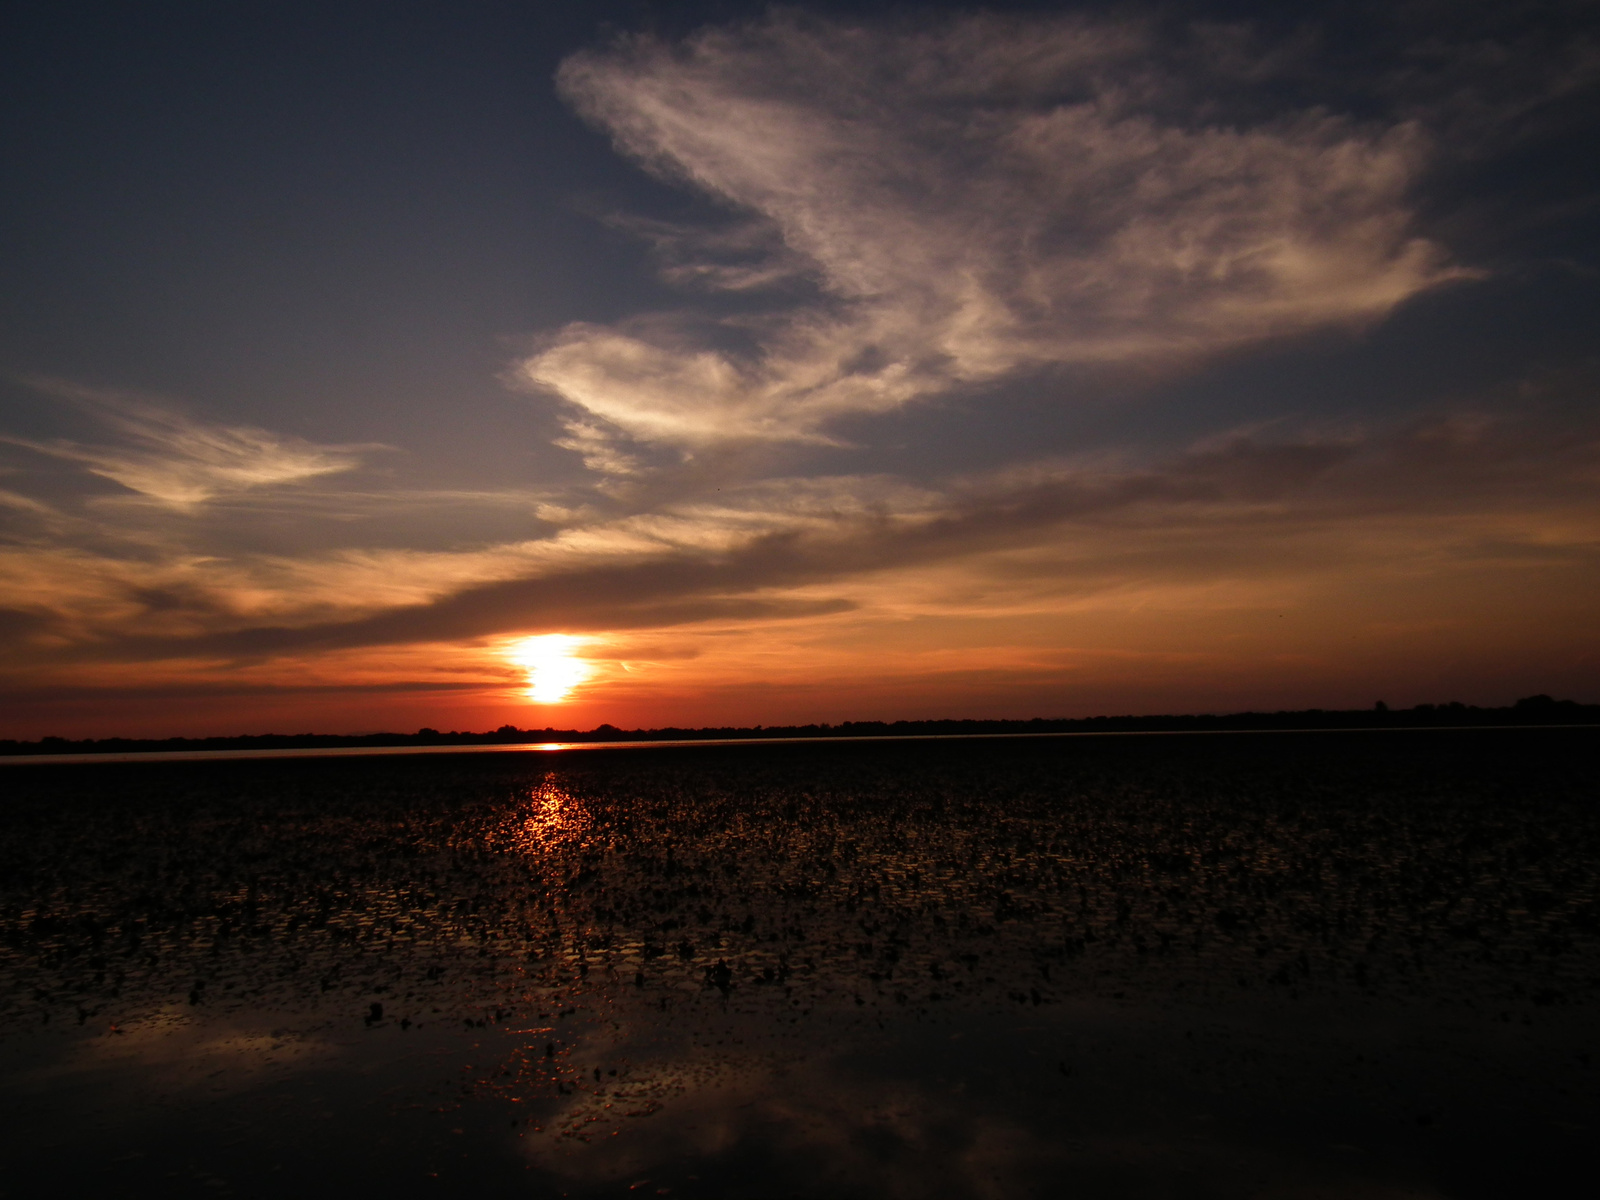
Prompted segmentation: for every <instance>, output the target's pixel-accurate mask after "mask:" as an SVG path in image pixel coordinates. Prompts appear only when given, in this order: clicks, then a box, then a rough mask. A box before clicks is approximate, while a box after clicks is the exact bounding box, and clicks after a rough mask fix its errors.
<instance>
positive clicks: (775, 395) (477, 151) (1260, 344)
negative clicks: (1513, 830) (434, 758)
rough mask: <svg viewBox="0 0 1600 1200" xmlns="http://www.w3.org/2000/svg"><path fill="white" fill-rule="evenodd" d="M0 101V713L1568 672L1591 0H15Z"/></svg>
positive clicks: (1540, 679)
mask: <svg viewBox="0 0 1600 1200" xmlns="http://www.w3.org/2000/svg"><path fill="white" fill-rule="evenodd" d="M0 97H3V99H0V170H3V171H4V173H5V177H4V187H3V188H0V521H3V528H4V538H3V541H0V644H3V653H0V736H11V737H37V736H40V735H43V734H48V733H59V734H63V735H71V736H105V735H112V734H150V735H154V734H168V733H183V734H206V733H245V732H264V731H269V730H274V731H281V732H290V731H299V730H317V731H324V732H345V731H361V730H372V729H384V728H399V729H406V728H415V727H417V726H419V725H423V724H427V725H432V726H436V727H439V728H491V727H494V726H498V725H500V724H503V723H511V724H515V725H517V726H519V727H534V728H542V727H545V726H548V725H553V726H556V727H574V726H576V727H590V726H592V725H594V724H597V723H599V722H601V721H609V722H611V723H613V724H616V725H619V726H624V727H632V726H639V725H666V724H676V725H703V724H729V723H732V724H758V723H759V724H779V723H788V722H805V721H840V720H845V719H874V718H881V719H895V718H900V717H908V718H911V717H943V716H956V717H961V716H973V717H984V716H1015V717H1028V716H1057V715H1069V716H1070V715H1086V714H1093V713H1106V712H1175V711H1208V710H1209V711H1215V710H1235V709H1240V708H1250V707H1255V708H1279V707H1309V706H1324V707H1347V706H1365V705H1370V704H1371V703H1373V702H1374V701H1375V700H1377V699H1380V698H1382V699H1385V700H1386V701H1388V702H1389V703H1390V704H1391V705H1396V704H1413V703H1417V702H1422V701H1442V700H1449V699H1461V700H1465V701H1469V702H1473V703H1491V704H1495V703H1506V702H1509V701H1511V700H1513V699H1515V698H1517V697H1518V696H1522V695H1526V694H1529V693H1531V692H1553V693H1556V694H1559V695H1565V696H1572V697H1574V698H1578V699H1583V700H1587V701H1600V619H1597V618H1600V603H1597V600H1600V404H1597V401H1600V336H1597V334H1600V155H1596V154H1595V152H1594V147H1595V145H1596V144H1600V137H1597V135H1600V5H1597V4H1595V3H1589V2H1574V3H1551V4H1543V3H1508V4H1498V5H1497V4H1480V5H1470V6H1463V5H1459V4H1445V3H1432V2H1429V3H1404V2H1402V3H1398V4H1396V3H1386V4H1376V3H1373V4H1367V5H1351V4H1338V5H1328V6H1325V7H1322V8H1319V7H1317V6H1310V7H1304V6H1296V7H1295V8H1294V10H1293V12H1292V13H1291V12H1287V11H1285V10H1284V9H1283V6H1279V5H1265V4H1260V5H1256V4H1245V3H1209V4H1207V3H1176V4H1166V5H1138V4H1110V5H1105V4H1102V5H1094V4H1088V5H1060V4H1057V5H1043V4H1026V5H1014V4H994V5H989V6H986V7H984V8H982V9H978V8H975V7H968V6H959V5H925V4H919V5H915V6H903V7H894V6H884V5H861V4H821V5H798V6H780V7H768V6H765V5H747V4H737V3H714V4H705V5H699V6H697V5H692V4H673V5H655V4H647V3H630V4H609V5H608V4H603V3H602V4H593V5H581V6H580V5H571V6H549V5H532V4H523V3H516V4H513V3H461V4H456V3H451V4H445V3H385V4H376V3H373V4H366V3H325V4H303V3H294V2H280V3H274V4H270V5H268V4H253V3H244V4H234V5H225V6H224V5H214V4H163V3H150V4H141V5H137V6H133V5H120V4H106V5H96V4H74V3H64V4H52V5H21V4H19V5H13V6H10V7H9V8H8V9H7V11H6V15H5V16H4V17H3V18H0ZM547 634H563V635H567V637H568V638H569V641H568V642H567V643H566V644H567V645H568V646H570V647H571V648H572V653H573V654H575V655H576V656H577V658H578V659H580V660H581V661H580V664H579V667H578V668H576V669H575V673H574V674H573V676H572V677H573V678H576V677H577V676H579V675H581V676H583V679H582V682H580V683H578V685H577V686H576V687H575V688H573V689H572V690H571V691H570V692H569V693H567V694H566V696H565V698H564V699H562V700H561V701H559V702H553V703H552V702H541V700H540V699H538V698H536V697H535V696H533V695H530V693H529V690H528V689H529V681H528V678H527V671H526V669H525V660H526V658H527V655H526V654H525V653H522V652H521V651H519V647H520V646H522V644H523V639H526V638H528V637H532V636H539V635H547ZM550 678H554V676H551V677H550ZM555 694H556V691H555V690H552V689H550V688H546V689H545V692H544V693H542V695H543V696H544V697H545V699H546V700H547V699H548V697H549V696H552V695H555Z"/></svg>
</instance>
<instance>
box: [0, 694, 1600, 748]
mask: <svg viewBox="0 0 1600 1200" xmlns="http://www.w3.org/2000/svg"><path fill="white" fill-rule="evenodd" d="M1595 724H1600V704H1579V703H1577V702H1576V701H1573V700H1554V699H1552V698H1551V697H1549V696H1529V697H1527V698H1525V699H1522V700H1518V701H1517V702H1516V703H1515V704H1513V705H1508V706H1506V707H1503V708H1479V707H1476V706H1474V705H1467V704H1459V703H1451V704H1419V705H1417V706H1416V707H1415V708H1408V709H1388V708H1382V707H1375V708H1364V709H1345V710H1330V709H1320V708H1309V709H1299V710H1295V711H1282V712H1271V713H1261V712H1242V713H1230V714H1226V715H1219V714H1195V715H1183V716H1172V715H1166V716H1115V717H1113V716H1105V717H1071V718H1044V717H1034V718H1032V719H1030V720H931V721H845V722H842V723H841V724H838V725H831V724H813V725H768V726H761V725H756V726H750V727H748V728H738V727H710V728H701V729H679V728H671V727H669V728H665V729H618V728H616V727H615V726H613V725H600V726H598V727H597V728H595V729H591V730H579V729H556V728H554V727H547V728H545V729H518V728H516V727H515V726H511V725H504V726H501V727H500V728H499V729H496V730H493V731H490V732H487V733H470V732H461V731H456V730H451V731H449V732H440V731H439V730H437V729H428V728H424V729H420V730H418V731H417V732H416V733H370V734H325V733H299V734H280V733H265V734H247V735H242V736H237V737H202V738H183V737H174V738H117V737H112V738H83V739H78V740H74V739H70V738H58V737H46V738H41V739H39V740H38V741H34V742H23V741H16V740H11V739H3V740H0V758H13V759H16V758H38V757H41V756H47V757H49V758H51V759H57V758H65V757H70V758H72V759H79V758H92V757H95V756H100V755H115V756H117V757H118V758H119V759H121V758H125V757H126V758H138V757H144V756H150V755H161V756H163V757H166V756H170V755H173V754H182V755H185V756H188V755H191V754H197V753H203V754H227V755H229V756H230V757H246V756H250V755H258V754H268V755H272V756H277V755H279V754H290V753H304V752H307V751H310V752H330V753H332V752H349V751H365V752H369V753H382V752H384V751H395V750H398V751H413V752H414V751H422V750H429V751H431V750H447V749H471V748H479V749H485V750H492V749H499V748H505V749H511V748H538V747H544V746H549V747H552V748H553V747H556V746H559V747H561V748H575V747H578V746H606V745H621V744H624V743H626V744H632V745H645V744H654V743H675V744H686V743H695V742H708V743H709V742H718V743H729V742H758V741H759V742H780V741H783V742H787V741H804V740H808V739H821V738H825V739H827V740H829V741H839V740H848V739H851V738H917V737H961V736H967V737H974V736H980V737H981V736H987V737H1012V736H1017V735H1023V734H1072V733H1207V732H1215V733H1226V732H1237V733H1248V732H1285V733H1287V732H1299V731H1304V732H1310V731H1337V730H1361V729H1446V728H1448V729H1473V728H1490V727H1499V728H1506V727H1519V726H1559V725H1595Z"/></svg>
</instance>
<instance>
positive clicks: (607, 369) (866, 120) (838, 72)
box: [519, 11, 1469, 473]
mask: <svg viewBox="0 0 1600 1200" xmlns="http://www.w3.org/2000/svg"><path fill="white" fill-rule="evenodd" d="M1189 49H1190V50H1192V49H1193V47H1189ZM1168 50H1170V47H1166V46H1165V45H1164V44H1163V43H1162V42H1161V40H1160V39H1159V38H1158V37H1157V35H1156V34H1155V33H1153V32H1152V31H1151V29H1150V28H1149V27H1147V26H1145V25H1142V24H1139V23H1136V22H1110V21H1089V20H1079V19H1065V18H1048V19H1042V18H1001V17H995V16H982V17H972V18H966V19H962V20H957V21H950V22H946V23H943V24H941V25H939V26H937V27H935V28H933V29H931V30H929V29H919V30H916V31H907V30H904V29H895V28H890V27H885V26H858V25H850V24H841V23H830V22H824V21H820V20H814V19H810V18H805V17H801V16H799V15H797V14H793V13H786V12H781V11H780V12H778V13H776V14H774V15H771V16H769V17H767V18H766V19H764V20H761V21H758V22H754V23H751V24H746V25H741V26H736V27H731V28H719V29H712V30H708V31H705V32H702V33H700V34H698V35H696V36H694V37H692V38H690V39H688V40H686V41H684V42H680V43H672V42H666V41H662V40H659V39H656V38H652V37H632V38H625V39H621V40H619V41H617V42H616V43H614V44H613V45H612V46H610V47H609V48H607V49H604V50H600V51H594V52H587V53H582V54H578V55H575V56H573V57H571V58H569V59H568V60H567V61H566V63H565V64H564V65H563V67H562V69H561V72H560V75H559V82H560V85H561V87H562V90H563V92H564V93H565V94H566V95H567V97H568V98H569V99H570V100H571V101H572V103H573V104H574V105H575V106H576V107H577V108H578V109H579V111H580V112H582V113H583V114H584V115H585V116H587V117H588V118H589V119H590V120H591V121H593V122H595V123H596V124H597V125H599V126H600V127H602V128H604V129H606V130H607V131H609V132H610V133H611V134H612V136H613V138H614V139H615V141H616V144H617V145H618V147H619V148H620V149H621V150H623V151H624V152H625V153H627V154H629V155H631V156H632V157H634V158H635V159H637V160H639V161H640V162H641V163H643V164H645V165H646V166H648V167H649V168H651V169H652V170H654V171H656V172H658V173H659V174H661V175H663V176H666V177H668V178H671V179H674V180H678V181H681V182H684V183H686V184H688V185H689V186H691V187H693V188H695V189H697V190H699V191H700V192H702V193H704V194H705V195H707V196H709V197H712V198H714V199H716V200H718V201H720V202H723V203H725V204H729V205H732V206H733V207H735V208H736V209H737V210H739V211H740V212H742V213H744V214H747V215H746V217H745V218H744V220H743V221H742V222H741V223H740V224H738V225H736V226H734V227H733V232H732V233H731V234H730V233H719V232H708V233H707V234H705V235H704V237H703V240H702V242H701V243H700V244H698V245H697V244H696V241H695V239H694V237H693V236H692V234H691V233H690V232H688V231H684V230H682V229H679V228H675V227H662V228H657V227H655V226H647V227H644V228H643V229H642V232H643V233H644V234H645V235H646V236H647V237H649V238H650V239H651V240H652V241H653V242H654V243H655V244H656V246H657V248H658V250H659V251H661V252H662V253H663V255H664V260H665V271H666V274H667V276H668V278H669V279H672V280H674V281H677V282H692V283H695V284H697V285H699V286H701V287H707V288H712V289H716V288H718V287H721V288H725V289H728V290H738V291H742V290H747V289H749V288H752V287H756V286H760V285H763V284H766V283H774V284H777V283H782V282H786V281H793V280H795V279H796V278H801V277H803V278H804V279H805V280H806V281H807V282H808V283H809V285H810V286H811V288H812V289H813V292H812V294H811V295H809V296H803V297H798V298H796V299H795V300H794V301H793V303H791V304H790V305H789V306H788V307H786V308H784V307H779V308H778V309H777V310H776V311H774V312H766V313H763V314H761V315H759V316H756V315H748V314H746V315H743V316H739V317H734V318H724V319H721V320H719V321H712V322H707V321H706V320H703V319H702V320H697V321H689V320H685V319H671V318H667V317H664V316H659V315H658V316H655V317H647V318H639V319H636V320H634V321H631V322H622V323H619V324H615V325H594V324H573V325H569V326H567V327H566V328H564V329H562V330H561V331H559V332H558V333H557V334H555V335H554V336H552V337H550V338H549V339H548V340H547V342H546V344H545V345H544V346H543V348H542V349H541V350H540V351H539V352H538V353H536V354H534V355H533V356H531V357H529V358H528V359H526V360H525V361H524V362H523V363H522V364H521V366H520V368H519V374H520V378H521V380H522V381H523V382H524V383H526V384H528V385H531V386H534V387H537V388H541V389H545V390H547V391H550V392H552V393H554V394H556V395H558V396H559V397H561V398H562V399H563V400H565V401H567V402H568V403H569V404H570V405H571V408H572V412H573V413H574V415H573V417H572V428H573V429H574V430H575V431H576V432H575V433H574V435H573V437H572V439H571V446H572V448H574V449H581V451H582V452H583V453H584V454H585V456H586V461H587V462H589V464H590V466H591V468H592V469H595V470H598V471H601V472H608V471H616V472H618V473H626V472H632V471H635V470H636V469H637V460H635V459H630V458H628V457H626V456H625V454H624V452H623V451H620V450H615V451H613V452H612V456H611V457H609V458H608V457H607V455H606V454H604V453H602V452H601V451H600V450H599V449H598V448H597V447H599V446H600V445H601V444H602V443H604V442H606V441H608V440H621V441H626V440H630V439H631V440H633V441H634V442H637V443H644V444H656V445H664V446H671V447H678V448H682V449H687V450H691V451H692V450H696V449H701V448H705V447H708V446H713V445H717V444H719V443H726V442H730V441H740V440H767V441H785V440H788V441H821V440H827V438H828V436H829V434H828V426H829V423H830V422H831V421H832V420H834V419H835V418H838V417H841V416H845V415H853V414H862V413H877V412H885V411H889V410H892V409H895V408H898V407H901V406H903V405H905V404H907V403H910V402H912V401H914V400H917V399H919V398H923V397H928V396H934V395H938V394H939V393H941V392H943V391H947V390H948V389H950V388H952V387H955V386H960V385H970V384H977V383H991V382H994V381H996V380H1000V379H1003V378H1006V377H1008V376H1010V375H1013V374H1016V373H1018V372H1026V371H1029V370H1035V369H1039V368H1044V367H1050V366H1054V365H1061V364H1086V363H1087V364H1108V363H1109V364H1127V363H1133V362H1138V363H1144V364H1150V363H1161V362H1171V361H1174V360H1182V359H1186V358H1192V357H1193V356H1195V355H1200V354H1206V353H1210V352H1214V351H1217V350H1219V349H1222V348H1226V347H1230V346H1235V345H1239V344H1241V343H1246V342H1250V341H1255V340H1259V339H1263V338H1270V337H1275V336H1279V335H1283V334H1292V333H1297V332H1301V331H1304V330H1308V329H1314V328H1318V327H1322V326H1328V325H1341V324H1351V323H1360V322H1365V321H1370V320H1372V319H1374V318H1377V317H1381V316H1382V315H1384V314H1385V313H1387V312H1389V311H1390V310H1392V309H1393V308H1394V307H1395V306H1396V305H1397V304H1399V303H1401V302H1402V301H1404V300H1406V299H1407V298H1408V297H1411V296H1413V295H1416V294H1417V293H1418V292H1421V291H1424V290H1426V289H1428V288H1431V287H1435V286H1437V285H1439V284H1441V283H1444V282H1447V281H1449V280H1452V279H1459V278H1462V277H1464V276H1466V275H1468V274H1469V272H1467V271H1465V270H1464V269H1463V268H1460V267H1458V266H1452V265H1451V264H1449V263H1448V262H1447V256H1446V255H1445V253H1444V251H1443V250H1442V248H1440V247H1439V246H1437V245H1434V244H1432V243H1430V242H1429V241H1427V240H1425V239H1424V238H1422V237H1420V236H1418V235H1417V233H1416V232H1415V230H1414V228H1413V213H1412V207H1411V206H1412V198H1411V191H1412V188H1413V186H1414V184H1415V182H1416V180H1417V178H1418V176H1419V174H1420V172H1421V171H1422V169H1423V166H1424V164H1425V162H1426V160H1427V157H1428V154H1429V145H1428V139H1427V135H1426V133H1425V132H1424V130H1423V129H1422V128H1421V127H1420V126H1418V125H1416V124H1414V123H1406V122H1400V123H1391V124H1388V125H1382V124H1360V123H1356V122H1354V121H1351V120H1347V119H1344V118H1340V117H1338V116H1336V115H1333V114H1331V113H1329V112H1327V111H1324V110H1315V109H1313V110H1307V111H1302V112H1289V113H1283V112H1278V113H1276V114H1275V115H1273V116H1271V117H1269V118H1263V117H1260V116H1257V117H1255V118H1254V119H1246V118H1240V119H1234V118H1235V116H1236V115H1237V114H1233V113H1230V112H1229V111H1227V109H1226V108H1225V107H1219V106H1217V105H1215V104H1213V105H1212V106H1210V108H1209V110H1208V109H1207V108H1206V107H1205V106H1201V107H1200V108H1199V109H1196V108H1194V107H1193V106H1192V105H1190V103H1189V102H1190V99H1191V93H1192V92H1193V87H1192V84H1193V80H1191V79H1189V78H1187V77H1186V75H1185V72H1186V71H1187V72H1189V73H1191V74H1192V73H1193V61H1194V60H1193V56H1192V55H1191V56H1190V57H1188V58H1185V56H1184V55H1182V54H1174V53H1168V52H1167V51H1168ZM1253 65H1254V64H1251V63H1242V64H1236V69H1235V70H1234V76H1235V77H1234V78H1233V79H1232V80H1231V81H1228V82H1229V83H1230V86H1233V87H1235V88H1236V89H1237V88H1240V87H1247V86H1249V85H1250V84H1251V82H1252V80H1251V70H1250V69H1249V68H1250V67H1251V66H1253ZM1212 82H1213V83H1215V80H1212ZM1223 90H1224V91H1225V90H1226V89H1223ZM730 251H731V252H732V253H733V254H734V258H735V261H732V262H731V263H730V262H729V261H728V258H729V254H730Z"/></svg>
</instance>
